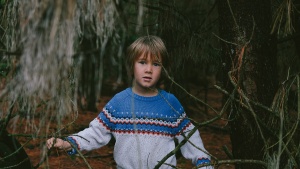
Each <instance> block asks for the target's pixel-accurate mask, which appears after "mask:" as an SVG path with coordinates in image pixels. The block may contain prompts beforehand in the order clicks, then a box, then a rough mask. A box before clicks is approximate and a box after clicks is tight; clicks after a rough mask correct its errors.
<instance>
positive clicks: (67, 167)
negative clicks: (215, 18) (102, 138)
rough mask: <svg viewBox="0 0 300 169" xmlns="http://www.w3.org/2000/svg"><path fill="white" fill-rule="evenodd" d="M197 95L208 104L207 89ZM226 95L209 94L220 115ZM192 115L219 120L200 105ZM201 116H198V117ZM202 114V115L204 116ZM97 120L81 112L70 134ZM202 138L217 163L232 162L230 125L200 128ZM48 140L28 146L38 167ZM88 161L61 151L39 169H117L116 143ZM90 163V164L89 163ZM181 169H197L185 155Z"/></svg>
mask: <svg viewBox="0 0 300 169" xmlns="http://www.w3.org/2000/svg"><path fill="white" fill-rule="evenodd" d="M191 87H192V88H193V90H192V91H191V93H193V94H194V95H195V96H196V97H197V98H199V99H201V100H204V90H203V88H198V89H197V87H196V86H191ZM110 98H111V96H102V98H101V102H100V103H99V104H98V105H97V106H98V110H101V109H102V107H103V106H104V105H105V103H106V102H107V101H108V100H109V99H110ZM221 100H222V94H221V93H220V92H219V91H217V90H216V89H212V88H211V89H209V90H208V93H207V103H208V104H209V105H210V106H211V107H213V108H214V109H216V110H217V111H220V109H221V107H222V106H221ZM186 110H189V111H191V112H192V113H188V115H189V117H190V118H192V119H194V120H196V121H198V122H204V121H205V120H208V119H211V118H212V117H214V116H215V113H214V112H213V111H211V110H208V111H207V112H205V109H204V106H203V105H201V104H199V103H198V102H195V103H191V104H190V106H189V107H188V108H187V109H186ZM196 112H198V113H196ZM200 112H201V113H200ZM96 116H97V113H95V112H84V111H81V112H79V116H78V119H77V120H76V122H75V125H72V128H68V131H67V133H74V132H78V131H80V130H82V129H84V128H85V127H87V126H88V124H89V122H90V121H91V120H93V119H94V118H95V117H96ZM51 129H52V130H54V129H55V124H53V127H50V130H51ZM199 131H200V133H201V137H202V139H203V142H204V146H205V148H206V149H207V150H208V151H209V153H211V154H212V155H213V156H214V157H215V159H217V160H228V159H229V158H228V156H227V155H226V153H225V152H224V150H223V147H224V146H226V147H227V148H228V149H229V151H231V142H230V137H229V132H228V130H227V122H226V121H225V120H222V119H220V120H218V121H216V122H214V123H212V124H210V125H209V126H206V127H201V128H199ZM18 139H19V141H20V142H21V143H22V144H25V142H26V140H27V139H26V138H23V137H19V138H18ZM45 140H46V139H34V140H32V141H30V142H29V143H28V144H25V145H24V147H25V151H26V152H27V154H28V156H29V158H30V160H31V162H32V164H33V165H34V166H36V165H37V164H39V162H40V160H41V156H42V155H41V152H42V147H43V146H44V142H45ZM83 154H84V156H85V159H83V158H81V157H80V156H75V157H70V156H68V155H67V154H66V152H64V151H62V150H58V149H53V150H51V152H50V153H49V155H48V159H47V160H45V161H43V163H42V164H41V165H40V166H39V167H38V168H47V166H49V168H50V169H73V168H77V169H85V168H89V167H88V165H89V166H90V167H91V168H101V169H114V168H116V167H115V162H114V160H113V142H111V143H109V144H108V145H107V146H105V147H102V148H100V149H98V150H93V151H91V152H83ZM85 160H86V161H85ZM177 167H178V168H184V169H188V168H193V165H192V164H191V162H190V161H189V160H186V159H184V158H183V157H182V156H181V155H178V165H177ZM218 168H219V169H234V166H233V165H221V166H219V167H218Z"/></svg>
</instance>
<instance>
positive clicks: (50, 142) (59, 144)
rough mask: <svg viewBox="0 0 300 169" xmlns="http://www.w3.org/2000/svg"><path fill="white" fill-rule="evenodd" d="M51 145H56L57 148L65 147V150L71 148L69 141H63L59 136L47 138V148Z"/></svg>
mask: <svg viewBox="0 0 300 169" xmlns="http://www.w3.org/2000/svg"><path fill="white" fill-rule="evenodd" d="M52 147H56V148H59V149H65V150H68V149H70V148H71V145H70V143H69V142H67V141H64V140H62V139H60V138H54V137H52V138H50V139H48V140H47V148H48V149H50V148H52Z"/></svg>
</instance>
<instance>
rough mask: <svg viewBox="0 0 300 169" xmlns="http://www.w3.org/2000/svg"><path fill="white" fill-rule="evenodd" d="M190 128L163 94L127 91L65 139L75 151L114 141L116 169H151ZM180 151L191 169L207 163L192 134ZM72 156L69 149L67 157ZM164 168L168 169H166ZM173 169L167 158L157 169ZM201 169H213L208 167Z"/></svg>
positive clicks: (180, 109) (173, 101) (178, 106)
mask: <svg viewBox="0 0 300 169" xmlns="http://www.w3.org/2000/svg"><path fill="white" fill-rule="evenodd" d="M193 128H194V125H193V124H192V123H191V121H190V120H189V119H188V118H187V117H186V114H185V112H184V109H183V107H182V106H181V104H180V103H179V101H178V99H177V98H176V97H175V96H174V95H173V94H170V93H167V92H166V91H164V90H159V93H158V94H157V95H156V96H153V97H143V96H139V95H137V94H134V93H133V92H132V90H131V88H127V89H125V90H123V91H122V92H120V93H118V94H116V95H115V96H114V97H113V98H112V99H111V100H110V101H109V102H108V103H107V104H106V105H105V107H104V108H103V111H102V112H100V114H99V115H98V116H97V117H96V118H95V119H94V120H93V121H92V122H91V123H90V125H89V127H88V128H86V129H84V130H83V131H81V132H79V133H77V134H74V135H72V136H69V137H68V140H69V141H70V142H71V143H72V144H73V146H76V148H77V149H78V150H80V151H81V150H87V151H89V150H92V149H97V148H100V147H102V146H104V145H106V144H107V143H108V142H109V141H110V139H111V138H112V137H114V138H115V140H116V142H115V146H114V159H115V161H116V164H117V168H118V169H121V168H122V169H153V168H154V167H155V165H157V163H158V162H159V161H161V160H162V159H163V158H164V157H165V156H166V155H167V154H168V153H170V152H171V151H172V150H174V148H175V142H174V139H178V141H179V142H181V141H182V140H184V138H185V137H184V136H183V134H184V135H185V136H187V135H188V133H189V131H190V130H192V129H193ZM189 141H190V142H192V143H193V144H194V145H196V147H195V146H194V145H192V144H191V143H190V142H186V143H185V144H184V145H183V146H182V147H181V153H182V155H183V156H184V157H185V158H187V159H190V160H192V162H193V164H194V165H199V164H203V163H209V162H210V157H209V156H208V155H207V153H205V152H206V150H205V148H204V146H203V142H202V140H201V137H200V134H199V132H198V131H196V132H195V133H194V134H193V135H192V137H190V138H189ZM74 153H76V151H75V149H72V151H70V153H69V154H74ZM167 164H168V165H167ZM170 165H172V166H176V157H175V156H174V155H173V156H171V157H169V158H168V159H167V160H166V161H165V163H164V164H163V165H161V167H160V168H161V169H169V168H172V167H171V166H170ZM203 168H209V169H211V168H213V167H211V166H208V167H203Z"/></svg>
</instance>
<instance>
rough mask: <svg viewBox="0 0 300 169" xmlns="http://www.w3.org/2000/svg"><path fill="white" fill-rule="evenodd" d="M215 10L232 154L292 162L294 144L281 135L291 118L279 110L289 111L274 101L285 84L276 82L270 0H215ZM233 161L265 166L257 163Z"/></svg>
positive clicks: (274, 42)
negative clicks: (221, 53) (285, 116)
mask: <svg viewBox="0 0 300 169" xmlns="http://www.w3.org/2000/svg"><path fill="white" fill-rule="evenodd" d="M218 11H219V17H220V19H219V22H220V27H219V28H220V41H221V44H222V52H223V58H224V65H225V68H224V69H225V71H224V72H225V74H224V75H223V77H224V80H223V82H224V84H225V88H226V90H227V91H229V94H228V97H229V99H231V101H232V104H231V106H230V107H229V108H228V112H229V117H230V119H229V120H230V127H231V141H232V146H233V150H232V151H233V155H234V158H241V159H255V160H262V161H264V160H265V161H267V162H268V165H269V166H270V165H271V166H273V167H275V168H279V166H280V168H282V167H284V166H286V165H287V164H288V161H289V162H291V161H293V162H292V163H294V164H293V165H295V166H297V164H296V162H295V154H293V153H292V152H294V150H295V149H294V148H292V147H290V146H289V144H288V142H286V140H285V141H283V140H284V139H283V138H282V135H288V133H289V131H290V129H291V128H290V127H286V126H289V125H290V124H291V121H289V120H286V119H288V117H287V118H284V119H283V116H282V114H284V113H287V114H286V115H288V116H289V113H288V112H283V111H282V107H281V105H280V103H279V102H281V103H282V101H284V97H285V96H283V95H282V90H283V91H286V88H285V86H279V80H278V73H277V58H276V56H277V54H276V51H277V50H276V48H277V43H276V42H277V40H276V37H277V36H276V34H271V25H272V24H271V23H272V17H271V14H272V11H271V1H251V2H250V1H242V0H241V1H222V0H219V1H218ZM283 121H284V122H283ZM280 122H282V123H280ZM283 123H284V124H283ZM290 137H293V138H295V137H294V135H292V136H290ZM296 144H297V143H296ZM296 149H297V148H296ZM291 154H293V155H291ZM270 158H271V160H270ZM270 163H273V164H270ZM279 164H280V165H279ZM289 164H290V163H289ZM237 167H238V168H249V169H250V168H264V166H262V165H258V164H242V165H238V166H237ZM271 168H272V167H271Z"/></svg>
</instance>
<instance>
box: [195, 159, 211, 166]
mask: <svg viewBox="0 0 300 169" xmlns="http://www.w3.org/2000/svg"><path fill="white" fill-rule="evenodd" d="M208 163H210V160H209V159H208V158H204V157H202V158H198V160H197V163H196V166H199V165H201V164H208Z"/></svg>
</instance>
